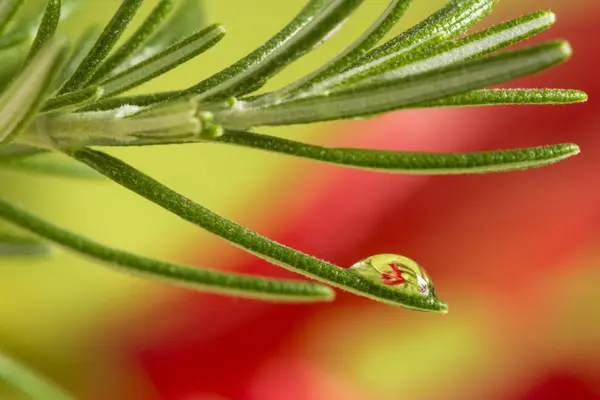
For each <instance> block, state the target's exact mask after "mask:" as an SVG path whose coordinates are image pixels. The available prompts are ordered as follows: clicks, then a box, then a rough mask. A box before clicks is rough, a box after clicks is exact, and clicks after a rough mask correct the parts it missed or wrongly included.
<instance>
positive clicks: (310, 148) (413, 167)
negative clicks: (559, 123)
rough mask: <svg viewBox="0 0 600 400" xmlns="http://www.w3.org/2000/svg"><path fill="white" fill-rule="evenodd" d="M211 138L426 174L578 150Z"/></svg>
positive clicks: (517, 164)
mask: <svg viewBox="0 0 600 400" xmlns="http://www.w3.org/2000/svg"><path fill="white" fill-rule="evenodd" d="M212 141H214V142H217V143H226V144H233V145H238V146H243V147H250V148H254V149H261V150H266V151H271V152H275V153H280V154H288V155H292V156H296V157H302V158H309V159H312V160H317V161H323V162H327V163H331V164H336V165H343V166H347V167H351V168H358V169H370V170H375V171H382V172H396V173H403V174H427V175H450V174H452V175H456V174H482V173H489V172H507V171H515V170H522V169H528V168H535V167H541V166H543V165H548V164H552V163H555V162H558V161H561V160H563V159H565V158H568V157H571V156H574V155H576V154H578V153H579V147H577V145H574V144H559V145H554V146H543V147H534V148H528V149H517V150H499V151H484V152H474V153H424V152H412V151H389V150H369V149H349V148H328V147H322V146H316V145H312V144H307V143H301V142H296V141H293V140H287V139H280V138H276V137H273V136H267V135H259V134H256V133H250V132H228V133H226V134H224V135H222V136H220V137H218V138H215V139H213V140H212Z"/></svg>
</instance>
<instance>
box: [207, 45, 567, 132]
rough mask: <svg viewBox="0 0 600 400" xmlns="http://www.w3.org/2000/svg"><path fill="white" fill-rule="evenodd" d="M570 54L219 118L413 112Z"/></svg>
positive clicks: (550, 53) (464, 66)
mask: <svg viewBox="0 0 600 400" xmlns="http://www.w3.org/2000/svg"><path fill="white" fill-rule="evenodd" d="M570 54H571V49H570V47H569V46H568V44H567V43H565V42H562V41H556V42H547V43H543V44H540V45H537V46H531V47H526V48H522V49H519V50H512V51H506V52H504V53H500V54H497V55H493V56H488V57H485V58H483V59H475V60H470V61H465V62H462V63H459V64H457V65H452V66H449V67H445V68H441V69H439V70H433V71H429V72H425V73H422V74H418V75H412V76H409V77H406V78H400V79H397V80H394V79H391V80H389V81H385V82H376V83H370V84H363V85H355V86H353V87H349V88H341V89H339V90H336V91H334V92H331V93H328V94H326V95H312V96H307V97H306V98H302V99H299V100H291V101H288V102H283V103H279V104H274V105H268V106H264V107H256V108H252V107H246V106H245V104H244V103H243V102H241V104H239V105H238V107H235V108H232V109H230V110H225V111H222V112H219V113H216V114H215V119H216V121H218V123H221V124H222V125H223V126H224V127H225V128H226V129H233V130H245V129H248V128H250V127H253V126H262V125H290V124H301V123H310V122H318V121H327V120H335V119H345V118H353V117H360V116H365V115H372V114H377V113H382V112H385V111H392V110H399V109H403V108H409V107H413V106H415V105H417V104H421V103H424V102H427V101H435V100H439V99H443V98H446V97H450V96H453V95H458V94H461V93H465V92H469V91H472V90H474V89H479V88H483V87H486V86H490V85H494V84H499V83H502V82H505V81H507V80H512V79H515V78H518V77H522V76H526V75H530V74H533V73H536V72H539V71H541V70H544V69H546V68H549V67H551V66H553V65H555V64H558V63H560V62H562V61H564V60H565V59H567V58H568V57H569V56H570Z"/></svg>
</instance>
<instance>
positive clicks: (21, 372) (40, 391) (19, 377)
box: [0, 352, 74, 400]
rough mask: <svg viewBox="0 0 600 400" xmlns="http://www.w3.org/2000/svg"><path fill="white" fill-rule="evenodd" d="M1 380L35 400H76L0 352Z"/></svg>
mask: <svg viewBox="0 0 600 400" xmlns="http://www.w3.org/2000/svg"><path fill="white" fill-rule="evenodd" d="M0 380H4V381H6V382H8V383H10V384H11V385H13V386H15V387H16V388H18V389H19V390H21V391H22V392H23V393H25V394H27V395H28V396H29V397H31V398H32V399H33V400H74V398H73V397H71V396H70V395H69V394H67V393H66V392H65V391H64V390H63V389H62V388H59V387H58V386H56V385H55V384H53V383H50V382H48V381H47V380H46V379H45V378H42V377H41V376H39V375H37V374H36V373H34V372H32V371H31V370H30V369H29V368H27V367H25V366H23V365H21V364H20V363H18V362H17V361H15V360H13V359H12V358H10V357H8V356H7V355H6V354H3V353H1V352H0Z"/></svg>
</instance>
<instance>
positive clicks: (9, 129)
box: [0, 38, 67, 148]
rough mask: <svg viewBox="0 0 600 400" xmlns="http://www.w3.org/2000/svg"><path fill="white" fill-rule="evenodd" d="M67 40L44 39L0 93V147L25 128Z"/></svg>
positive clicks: (52, 77)
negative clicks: (28, 61) (27, 62)
mask: <svg viewBox="0 0 600 400" xmlns="http://www.w3.org/2000/svg"><path fill="white" fill-rule="evenodd" d="M66 50H67V47H66V42H65V41H64V40H62V39H57V38H52V39H50V40H49V41H47V42H46V44H44V45H43V46H42V48H41V49H40V51H38V52H37V54H36V55H35V56H34V58H33V59H32V60H31V62H30V63H29V64H28V65H27V66H26V67H25V68H24V69H23V70H22V71H21V73H20V74H19V75H18V76H17V77H16V78H15V79H14V80H13V81H12V82H11V83H10V84H9V86H8V88H6V90H5V91H4V93H2V95H1V96H0V148H1V147H4V146H6V145H8V144H9V143H10V142H11V141H13V140H14V138H15V136H16V135H17V134H18V133H19V132H20V131H21V130H22V129H24V128H25V127H26V126H27V125H28V124H29V122H30V120H31V119H32V118H34V117H35V115H36V113H37V112H38V110H39V108H40V107H41V106H42V104H43V102H44V101H45V100H46V97H47V95H48V91H49V90H50V88H51V87H52V84H53V83H54V80H55V78H56V76H57V75H58V73H59V72H60V66H61V65H62V63H63V61H64V59H65V56H66Z"/></svg>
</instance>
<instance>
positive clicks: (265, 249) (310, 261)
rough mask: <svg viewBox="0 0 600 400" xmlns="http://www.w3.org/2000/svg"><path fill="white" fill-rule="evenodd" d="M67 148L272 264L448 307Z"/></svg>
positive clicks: (371, 293)
mask: <svg viewBox="0 0 600 400" xmlns="http://www.w3.org/2000/svg"><path fill="white" fill-rule="evenodd" d="M65 152H66V153H67V154H69V155H71V156H72V157H74V158H76V159H77V160H79V161H81V162H83V163H85V164H87V165H88V166H90V167H92V168H94V169H95V170H97V171H98V172H100V173H101V174H103V175H106V176H107V177H108V178H110V179H111V180H113V181H115V182H116V183H118V184H120V185H122V186H124V187H125V188H127V189H129V190H131V191H133V192H135V193H137V194H139V195H140V196H142V197H145V198H146V199H148V200H150V201H151V202H153V203H155V204H157V205H159V206H160V207H162V208H164V209H166V210H168V211H170V212H172V213H174V214H176V215H178V216H179V217H181V218H183V219H185V220H186V221H189V222H191V223H193V224H196V225H198V226H200V227H202V228H204V229H206V230H207V231H209V232H211V233H213V234H215V235H217V236H220V237H222V238H223V239H225V240H227V241H229V242H231V243H233V244H235V245H237V246H239V247H241V248H242V249H245V250H246V251H248V252H250V253H252V254H254V255H257V256H258V257H261V258H263V259H265V260H267V261H269V262H271V263H273V264H276V265H279V266H282V267H284V268H287V269H289V270H292V271H294V272H297V273H300V274H303V275H306V276H308V277H311V278H315V279H318V280H320V281H322V282H325V283H328V284H331V285H334V286H337V287H339V288H342V289H344V290H347V291H350V292H352V293H355V294H358V295H361V296H365V297H369V298H371V299H373V300H377V301H381V302H384V303H387V304H391V305H397V306H402V307H406V308H410V309H417V310H421V311H437V312H447V306H446V304H444V303H443V302H441V301H440V300H439V299H437V298H436V297H435V296H420V295H415V294H412V293H406V292H404V291H398V290H395V288H393V287H389V286H384V285H381V284H378V283H375V282H373V281H371V280H369V279H366V278H364V277H362V276H360V275H359V274H356V273H353V272H352V271H348V270H345V269H343V268H340V267H338V266H336V265H333V264H330V263H328V262H326V261H322V260H319V259H317V258H314V257H311V256H309V255H306V254H303V253H301V252H299V251H296V250H294V249H291V248H289V247H286V246H284V245H282V244H279V243H277V242H274V241H272V240H270V239H268V238H266V237H264V236H261V235H259V234H258V233H256V232H253V231H251V230H248V229H246V228H244V227H242V226H240V225H238V224H236V223H234V222H231V221H229V220H227V219H225V218H223V217H220V216H218V215H216V214H214V213H213V212H211V211H210V210H208V209H206V208H204V207H202V206H200V205H199V204H196V203H194V202H193V201H192V200H190V199H188V198H186V197H184V196H182V195H180V194H179V193H176V192H174V191H172V190H171V189H169V188H167V187H166V186H164V185H162V184H161V183H159V182H157V181H155V180H154V179H152V178H151V177H149V176H147V175H145V174H143V173H141V172H140V171H138V170H136V169H135V168H133V167H131V166H129V165H127V164H126V163H124V162H123V161H120V160H118V159H116V158H114V157H111V156H109V155H107V154H104V153H101V152H98V151H94V150H90V149H67V150H65ZM0 210H1V209H0ZM0 212H1V211H0Z"/></svg>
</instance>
